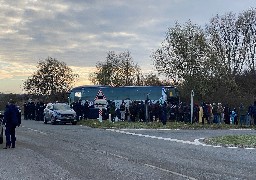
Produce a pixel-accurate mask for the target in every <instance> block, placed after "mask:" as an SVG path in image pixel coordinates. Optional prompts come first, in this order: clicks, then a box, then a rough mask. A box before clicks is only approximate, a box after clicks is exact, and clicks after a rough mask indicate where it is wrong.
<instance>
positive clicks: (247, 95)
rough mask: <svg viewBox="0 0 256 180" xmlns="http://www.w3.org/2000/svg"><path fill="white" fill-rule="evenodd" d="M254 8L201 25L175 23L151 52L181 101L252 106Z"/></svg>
mask: <svg viewBox="0 0 256 180" xmlns="http://www.w3.org/2000/svg"><path fill="white" fill-rule="evenodd" d="M255 52H256V9H249V10H247V11H244V12H242V13H240V14H238V15H236V14H234V13H227V14H225V15H216V16H215V17H213V18H212V19H211V20H210V22H209V23H208V24H206V25H205V27H201V26H199V25H197V24H193V23H192V22H191V21H188V22H187V23H185V24H184V25H181V24H179V23H178V22H177V23H176V24H175V26H174V27H171V28H169V29H168V31H167V32H166V37H165V39H164V41H163V42H162V45H161V47H160V48H159V49H157V50H156V51H155V52H154V53H153V54H152V59H153V61H154V64H155V67H156V69H157V70H158V72H159V73H160V74H163V75H165V76H166V77H168V78H169V79H171V81H172V82H173V83H174V84H175V85H177V86H178V87H179V89H180V90H181V97H183V98H184V100H188V99H189V98H190V92H191V90H194V92H195V99H196V101H198V102H202V101H206V102H222V103H227V104H230V105H238V104H239V103H244V104H251V103H252V102H253V101H254V99H255V94H256V81H255V80H256V79H255V77H256V76H255V73H256V61H255V58H256V57H255Z"/></svg>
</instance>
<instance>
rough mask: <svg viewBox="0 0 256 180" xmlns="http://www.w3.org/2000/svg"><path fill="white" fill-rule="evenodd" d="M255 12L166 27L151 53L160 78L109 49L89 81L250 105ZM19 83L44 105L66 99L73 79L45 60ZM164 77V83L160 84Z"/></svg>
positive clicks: (255, 86)
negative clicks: (160, 88) (149, 87)
mask: <svg viewBox="0 0 256 180" xmlns="http://www.w3.org/2000/svg"><path fill="white" fill-rule="evenodd" d="M255 53H256V9H254V8H252V9H249V10H246V11H244V12H241V13H240V14H234V13H232V12H231V13H227V14H224V15H216V16H214V17H213V18H211V20H210V21H209V23H207V24H206V25H205V26H204V27H201V26H199V25H197V24H194V23H192V21H190V20H189V21H188V22H186V23H185V24H184V25H181V24H180V23H179V22H177V23H176V24H175V25H174V27H170V28H168V30H167V32H166V36H165V38H164V40H163V42H162V44H161V46H160V47H159V48H158V49H156V50H155V51H154V52H153V53H152V54H151V56H150V57H151V59H149V62H148V63H150V64H151V63H152V61H153V63H154V66H155V68H156V70H157V72H158V73H159V74H155V73H153V72H152V73H149V74H143V73H142V71H141V68H140V67H139V65H138V64H137V63H135V62H134V61H133V58H132V56H131V53H130V52H129V51H124V52H121V53H116V52H114V51H110V52H108V53H107V56H106V58H105V59H104V60H103V61H99V62H97V63H96V71H95V72H93V73H91V74H90V77H89V80H90V81H91V82H92V83H93V84H95V85H97V84H100V85H111V86H131V85H138V86H139V85H174V86H177V87H178V89H179V90H180V94H181V100H182V101H187V102H188V101H189V100H190V94H191V90H193V91H194V95H195V96H194V100H195V102H198V103H201V102H210V103H213V102H215V103H218V102H221V103H223V104H229V105H230V106H238V105H239V104H240V103H243V104H245V105H249V104H252V103H253V101H254V100H255V95H256V81H255V80H256V78H255V77H256V61H255V58H256V57H255ZM37 67H38V70H37V71H36V72H35V73H34V74H32V76H30V77H28V79H27V80H26V81H25V82H24V90H25V91H26V92H28V93H29V94H34V95H37V96H47V101H51V100H52V101H53V100H54V101H56V100H62V99H65V100H66V99H67V96H68V94H67V93H68V92H69V91H70V89H71V88H72V87H73V85H74V83H75V81H77V80H78V77H79V76H78V75H77V74H75V73H73V71H72V69H70V68H69V67H68V66H67V65H66V64H65V63H64V62H60V61H58V60H57V59H55V58H51V57H48V58H47V59H45V61H39V63H38V66H37ZM160 76H164V77H165V78H164V79H165V80H160V78H159V77H160Z"/></svg>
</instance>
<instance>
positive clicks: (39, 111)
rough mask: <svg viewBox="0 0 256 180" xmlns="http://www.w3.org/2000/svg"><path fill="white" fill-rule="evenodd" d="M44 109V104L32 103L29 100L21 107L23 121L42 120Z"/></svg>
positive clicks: (39, 102)
mask: <svg viewBox="0 0 256 180" xmlns="http://www.w3.org/2000/svg"><path fill="white" fill-rule="evenodd" d="M44 108H45V104H44V103H43V102H42V101H38V102H36V103H35V102H33V101H32V100H31V99H30V100H29V101H28V102H25V103H24V105H23V109H24V120H35V121H43V120H44Z"/></svg>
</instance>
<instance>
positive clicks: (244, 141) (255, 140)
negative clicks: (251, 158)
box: [205, 135, 256, 147]
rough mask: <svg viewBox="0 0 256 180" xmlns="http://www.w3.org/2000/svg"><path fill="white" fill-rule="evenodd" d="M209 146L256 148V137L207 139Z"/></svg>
mask: <svg viewBox="0 0 256 180" xmlns="http://www.w3.org/2000/svg"><path fill="white" fill-rule="evenodd" d="M205 142H206V143H207V144H213V145H222V146H235V147H256V135H228V136H219V137H213V138H208V139H205Z"/></svg>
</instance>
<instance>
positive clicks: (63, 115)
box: [44, 103, 77, 125]
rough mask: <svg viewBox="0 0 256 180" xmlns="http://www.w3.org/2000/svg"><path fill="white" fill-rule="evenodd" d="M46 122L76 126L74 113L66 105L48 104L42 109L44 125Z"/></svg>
mask: <svg viewBox="0 0 256 180" xmlns="http://www.w3.org/2000/svg"><path fill="white" fill-rule="evenodd" d="M48 122H51V124H57V123H62V124H66V123H72V124H73V125H76V123H77V120H76V112H75V111H74V110H73V109H72V108H71V107H70V106H69V105H68V104H66V103H48V104H47V106H46V108H45V109H44V123H45V124H47V123H48Z"/></svg>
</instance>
